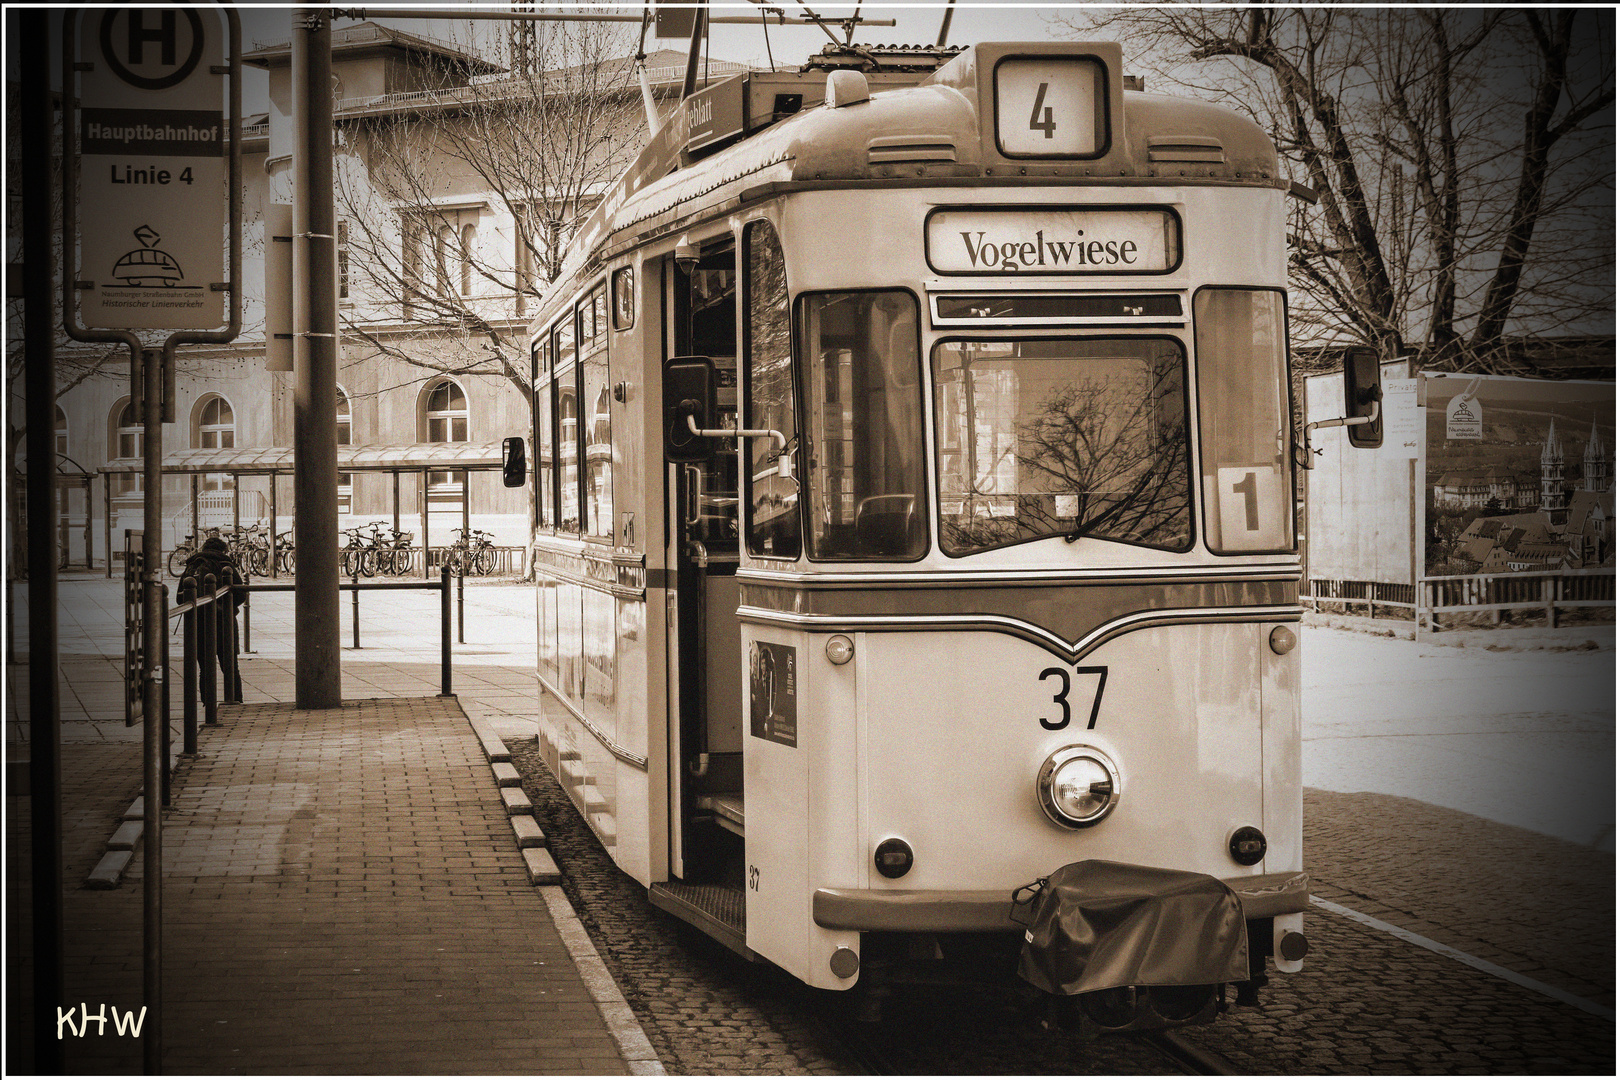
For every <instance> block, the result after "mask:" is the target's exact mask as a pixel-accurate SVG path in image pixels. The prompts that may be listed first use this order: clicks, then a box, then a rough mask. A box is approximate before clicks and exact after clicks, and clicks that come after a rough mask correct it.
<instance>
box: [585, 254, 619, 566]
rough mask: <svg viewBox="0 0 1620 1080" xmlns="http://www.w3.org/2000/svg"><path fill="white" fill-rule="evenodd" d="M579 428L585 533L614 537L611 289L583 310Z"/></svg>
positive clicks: (598, 294)
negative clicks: (609, 346) (582, 451)
mask: <svg viewBox="0 0 1620 1080" xmlns="http://www.w3.org/2000/svg"><path fill="white" fill-rule="evenodd" d="M579 327H580V331H579V356H580V359H579V367H580V376H581V387H582V390H581V395H582V396H581V397H580V402H581V403H582V404H583V406H584V410H583V411H584V416H583V417H582V419H581V421H580V423H581V425H582V427H581V432H580V433H581V434H582V435H583V436H584V444H585V457H584V462H585V467H584V481H585V533H586V535H588V536H600V537H608V538H611V537H612V536H613V417H612V413H611V407H612V393H611V391H610V390H609V388H608V357H607V287H606V286H605V285H602V286H598V287H597V288H596V290H595V291H594V292H593V293H591V295H590V296H588V297H586V298H585V299H584V300H582V301H580V305H579Z"/></svg>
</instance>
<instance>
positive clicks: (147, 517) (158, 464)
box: [141, 345, 174, 1073]
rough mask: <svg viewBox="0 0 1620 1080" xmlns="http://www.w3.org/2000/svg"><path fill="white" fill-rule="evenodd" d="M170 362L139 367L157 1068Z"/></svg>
mask: <svg viewBox="0 0 1620 1080" xmlns="http://www.w3.org/2000/svg"><path fill="white" fill-rule="evenodd" d="M172 363H174V347H173V346H172V345H171V346H168V347H166V348H163V349H161V350H159V349H152V350H149V351H148V352H147V354H146V356H145V358H144V362H143V363H142V365H141V367H142V369H143V371H142V373H143V375H144V376H145V378H146V389H145V394H146V400H145V402H143V404H144V405H145V412H146V431H145V435H144V438H145V440H146V444H145V446H144V447H142V449H143V450H144V451H145V452H146V475H145V484H146V490H145V491H144V492H143V494H144V496H145V500H144V513H143V518H144V524H143V526H142V532H143V535H142V537H141V556H142V562H143V563H144V565H143V566H142V567H141V581H142V584H143V586H144V590H145V601H146V616H145V619H144V620H143V621H144V622H145V626H146V641H145V644H144V646H143V648H142V650H141V662H142V663H144V664H145V665H147V671H148V677H147V680H146V700H145V702H144V707H143V708H142V710H141V722H142V723H143V724H144V725H145V728H144V732H143V734H144V736H145V739H144V743H145V747H144V754H145V756H144V761H143V764H144V769H143V774H144V786H143V788H142V789H141V790H142V792H143V793H144V794H145V796H146V797H145V799H143V800H142V806H143V808H144V810H145V818H146V821H145V831H144V832H143V833H142V837H141V839H142V842H143V843H144V844H145V845H146V861H145V879H144V881H143V885H144V897H143V900H144V904H143V909H144V912H145V926H144V927H143V933H142V941H143V942H144V945H145V947H144V949H143V955H142V962H143V970H144V974H145V1004H146V1007H147V1008H148V1009H151V1010H152V1012H151V1013H150V1014H149V1015H148V1017H147V1022H148V1023H150V1024H151V1025H152V1027H151V1029H150V1030H147V1031H143V1032H142V1036H143V1038H142V1043H143V1044H144V1045H143V1046H142V1055H143V1057H144V1058H145V1067H146V1071H147V1072H150V1073H157V1072H161V1071H162V1070H163V1026H162V1019H163V799H162V792H163V773H164V767H163V766H164V763H165V758H166V756H167V755H166V754H165V753H164V751H165V750H166V749H167V742H168V731H167V730H166V725H165V724H164V722H163V705H162V700H161V699H162V697H164V696H166V695H167V694H168V687H166V686H165V685H164V684H163V669H162V668H161V667H159V666H158V663H157V661H158V659H159V647H158V635H160V634H163V633H164V631H165V627H164V625H163V598H162V596H161V595H160V593H159V589H160V586H159V584H158V574H159V572H160V566H161V560H162V558H163V524H162V523H163V368H164V365H166V364H172Z"/></svg>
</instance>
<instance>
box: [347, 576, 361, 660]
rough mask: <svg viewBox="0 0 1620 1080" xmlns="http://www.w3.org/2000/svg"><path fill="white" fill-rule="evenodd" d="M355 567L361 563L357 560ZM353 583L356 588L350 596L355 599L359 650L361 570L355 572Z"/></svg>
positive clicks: (356, 634) (355, 641) (355, 635)
mask: <svg viewBox="0 0 1620 1080" xmlns="http://www.w3.org/2000/svg"><path fill="white" fill-rule="evenodd" d="M355 565H356V566H359V565H360V561H359V560H358V559H356V560H355ZM353 583H354V588H353V589H352V590H351V591H350V593H349V595H350V596H351V597H353V598H354V647H355V648H357V649H358V648H359V647H360V571H359V570H356V571H355V572H354V578H353Z"/></svg>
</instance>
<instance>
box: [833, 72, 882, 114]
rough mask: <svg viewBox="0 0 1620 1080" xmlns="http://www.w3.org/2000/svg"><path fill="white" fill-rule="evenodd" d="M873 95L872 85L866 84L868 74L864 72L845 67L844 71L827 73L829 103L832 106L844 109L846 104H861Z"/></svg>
mask: <svg viewBox="0 0 1620 1080" xmlns="http://www.w3.org/2000/svg"><path fill="white" fill-rule="evenodd" d="M871 96H872V90H871V87H869V86H867V85H866V76H865V74H863V73H862V72H859V71H851V70H849V69H848V68H845V69H844V70H842V71H829V72H828V73H827V104H828V105H829V106H830V107H831V108H834V109H842V108H843V107H844V106H845V105H859V104H860V103H861V102H863V101H866V100H868V99H870V98H871Z"/></svg>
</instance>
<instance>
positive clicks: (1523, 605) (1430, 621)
mask: <svg viewBox="0 0 1620 1080" xmlns="http://www.w3.org/2000/svg"><path fill="white" fill-rule="evenodd" d="M1418 595H1419V603H1418V607H1417V621H1418V627H1419V628H1420V629H1422V628H1424V627H1427V628H1429V629H1433V628H1434V624H1435V616H1436V615H1437V614H1458V613H1469V614H1489V615H1490V616H1491V621H1492V622H1493V623H1499V622H1501V621H1502V613H1503V612H1504V611H1522V610H1531V609H1535V608H1540V609H1542V610H1543V611H1545V612H1546V618H1547V625H1548V626H1550V627H1555V626H1557V625H1558V613H1559V612H1560V611H1563V610H1567V609H1571V608H1597V607H1609V608H1612V607H1614V570H1613V568H1602V569H1595V570H1557V571H1545V572H1540V573H1537V572H1533V571H1531V572H1522V573H1509V574H1459V575H1454V576H1446V577H1427V578H1424V579H1423V580H1422V581H1421V582H1419V594H1418Z"/></svg>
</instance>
